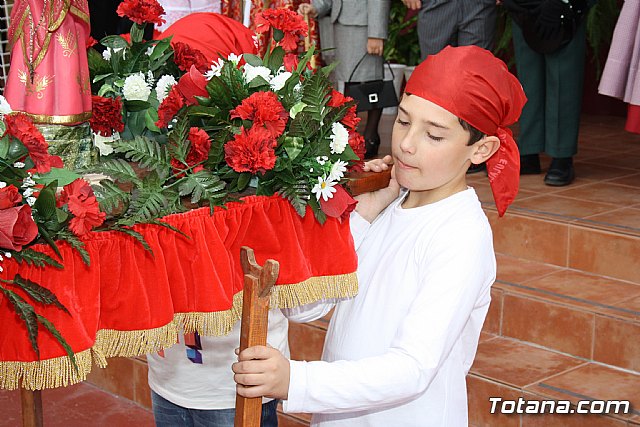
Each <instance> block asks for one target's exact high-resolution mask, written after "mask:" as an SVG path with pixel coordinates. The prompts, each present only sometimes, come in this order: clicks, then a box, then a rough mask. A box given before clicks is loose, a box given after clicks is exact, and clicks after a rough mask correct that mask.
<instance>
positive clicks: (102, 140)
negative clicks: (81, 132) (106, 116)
mask: <svg viewBox="0 0 640 427" xmlns="http://www.w3.org/2000/svg"><path fill="white" fill-rule="evenodd" d="M119 139H120V134H119V133H118V132H113V134H112V135H111V136H102V135H100V134H99V133H94V134H93V145H94V146H95V147H96V148H97V149H98V150H99V151H100V155H101V156H108V155H109V154H111V153H113V147H112V146H111V144H110V143H111V142H113V141H117V140H119Z"/></svg>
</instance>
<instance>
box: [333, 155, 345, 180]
mask: <svg viewBox="0 0 640 427" xmlns="http://www.w3.org/2000/svg"><path fill="white" fill-rule="evenodd" d="M346 171H347V162H345V161H342V160H336V162H335V163H334V164H333V166H331V172H329V179H330V180H332V181H340V180H341V179H342V177H343V176H344V173H345V172H346Z"/></svg>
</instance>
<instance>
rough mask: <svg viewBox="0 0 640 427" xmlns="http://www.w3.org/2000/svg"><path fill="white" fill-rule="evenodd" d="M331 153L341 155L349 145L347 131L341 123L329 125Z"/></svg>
mask: <svg viewBox="0 0 640 427" xmlns="http://www.w3.org/2000/svg"><path fill="white" fill-rule="evenodd" d="M330 138H331V142H330V143H329V146H330V147H331V153H333V154H341V153H342V152H343V151H344V149H345V148H347V145H348V144H349V131H348V130H347V128H346V127H344V126H343V125H342V123H339V122H336V123H334V124H333V125H331V137H330Z"/></svg>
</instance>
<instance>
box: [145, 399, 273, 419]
mask: <svg viewBox="0 0 640 427" xmlns="http://www.w3.org/2000/svg"><path fill="white" fill-rule="evenodd" d="M151 403H152V404H153V417H154V418H155V420H156V427H233V418H234V415H235V408H229V409H189V408H184V407H182V406H178V405H176V404H174V403H171V402H169V401H168V400H167V399H165V398H163V397H162V396H160V395H159V394H156V393H155V392H153V391H152V392H151ZM277 406H278V401H277V400H272V401H271V402H268V403H265V404H263V405H262V421H261V423H260V425H261V426H262V427H278V414H277V413H276V408H277Z"/></svg>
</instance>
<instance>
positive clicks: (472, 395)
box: [467, 334, 640, 427]
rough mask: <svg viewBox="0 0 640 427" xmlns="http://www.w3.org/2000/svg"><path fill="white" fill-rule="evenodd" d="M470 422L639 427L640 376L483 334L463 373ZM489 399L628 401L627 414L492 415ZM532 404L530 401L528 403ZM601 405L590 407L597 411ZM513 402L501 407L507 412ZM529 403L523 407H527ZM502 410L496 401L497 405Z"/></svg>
mask: <svg viewBox="0 0 640 427" xmlns="http://www.w3.org/2000/svg"><path fill="white" fill-rule="evenodd" d="M467 387H468V396H469V423H470V425H473V426H476V427H480V426H491V427H502V426H516V427H520V426H521V427H525V426H526V427H533V426H540V427H542V426H544V427H548V426H562V427H574V426H575V427H578V426H580V427H582V426H598V427H600V426H602V427H609V426H611V427H613V426H618V427H622V426H637V425H640V393H639V391H640V374H638V373H637V372H630V371H625V370H621V369H615V368H613V367H611V366H606V365H602V364H597V363H590V362H585V361H584V360H582V359H579V358H575V357H571V356H568V355H566V354H561V353H558V352H554V351H550V350H548V349H544V348H541V347H538V346H534V345H531V344H528V343H524V342H521V341H518V340H513V339H509V338H503V337H496V336H493V335H490V334H483V336H482V339H481V342H480V345H479V347H478V353H477V355H476V359H475V362H474V364H473V367H472V368H471V371H470V373H469V375H468V377H467ZM490 397H500V398H501V399H503V400H510V401H516V402H517V401H518V399H519V398H522V399H524V400H525V402H532V401H541V400H554V401H556V402H558V401H569V402H570V404H571V407H570V410H571V409H573V410H575V409H576V406H575V405H576V402H577V401H578V400H591V401H600V400H602V401H606V400H628V401H630V409H631V412H630V413H628V414H622V413H620V414H614V413H608V414H602V415H597V414H589V415H579V414H571V415H566V414H549V413H548V412H549V411H547V413H546V414H527V413H524V414H518V413H515V411H514V413H510V414H498V413H495V414H491V406H492V402H491V401H490V400H489V398H490ZM531 404H532V403H530V404H529V405H531ZM598 405H599V404H596V406H594V409H596V410H601V411H602V409H601V408H600V406H598ZM512 406H513V405H512V404H507V405H505V409H508V410H509V412H510V411H511V407H512ZM526 406H527V403H525V404H524V405H523V407H526ZM496 407H497V408H500V404H496Z"/></svg>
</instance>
